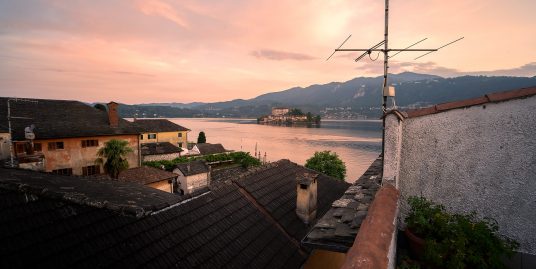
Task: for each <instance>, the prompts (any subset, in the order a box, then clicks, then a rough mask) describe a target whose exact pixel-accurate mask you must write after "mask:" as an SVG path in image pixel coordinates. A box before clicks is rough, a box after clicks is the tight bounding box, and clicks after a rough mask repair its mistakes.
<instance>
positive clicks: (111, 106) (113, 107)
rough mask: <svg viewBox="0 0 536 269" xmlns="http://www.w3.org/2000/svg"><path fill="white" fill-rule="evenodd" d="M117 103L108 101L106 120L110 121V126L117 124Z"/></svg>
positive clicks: (116, 125)
mask: <svg viewBox="0 0 536 269" xmlns="http://www.w3.org/2000/svg"><path fill="white" fill-rule="evenodd" d="M118 105H119V104H118V103H116V102H114V101H112V102H110V103H108V121H109V122H110V127H118V126H119V115H118V114H117V106H118Z"/></svg>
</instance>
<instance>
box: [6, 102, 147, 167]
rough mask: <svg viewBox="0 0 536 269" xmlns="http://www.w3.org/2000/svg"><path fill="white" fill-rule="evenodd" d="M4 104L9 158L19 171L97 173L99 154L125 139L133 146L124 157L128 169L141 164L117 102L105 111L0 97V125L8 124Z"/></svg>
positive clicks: (136, 134) (81, 105) (134, 135)
mask: <svg viewBox="0 0 536 269" xmlns="http://www.w3.org/2000/svg"><path fill="white" fill-rule="evenodd" d="M8 102H9V106H10V111H9V113H11V128H12V140H13V151H14V152H13V155H14V157H15V162H16V163H17V164H18V166H19V167H21V168H26V169H31V170H39V171H45V172H52V173H56V174H64V175H93V174H99V173H101V172H103V169H102V167H101V166H100V165H98V164H96V163H95V161H96V159H97V151H98V150H99V149H100V148H101V147H103V146H104V144H105V143H106V142H107V141H110V140H112V139H117V140H124V141H127V142H128V146H129V147H130V148H132V150H133V151H132V152H131V153H129V154H128V155H127V156H126V157H127V161H128V164H129V167H137V166H139V164H140V156H139V133H140V132H139V130H138V129H137V128H136V126H134V125H133V124H132V123H130V122H128V121H126V120H124V119H121V118H120V117H119V115H118V111H117V107H118V104H117V103H115V102H111V103H109V104H108V111H107V112H106V111H102V110H99V109H96V108H94V107H91V106H89V105H87V104H84V103H82V102H78V101H67V100H44V99H24V100H18V99H11V98H0V125H1V126H8V124H9V123H8V122H7V121H8V120H7V112H8V108H7V106H8ZM3 137H4V136H3ZM0 143H1V141H0ZM3 157H4V156H3Z"/></svg>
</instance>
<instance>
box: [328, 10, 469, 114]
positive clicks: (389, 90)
mask: <svg viewBox="0 0 536 269" xmlns="http://www.w3.org/2000/svg"><path fill="white" fill-rule="evenodd" d="M350 37H352V35H349V36H348V37H347V38H346V39H345V40H344V41H343V42H342V43H341V45H340V46H339V47H338V48H336V49H335V50H334V51H333V53H332V54H331V55H330V56H329V57H328V58H327V59H326V61H328V60H329V59H331V57H333V55H335V53H336V52H339V51H359V52H363V54H361V55H360V56H359V57H357V58H356V59H355V61H356V62H358V61H359V60H361V59H363V58H364V57H366V56H367V55H368V56H369V57H370V55H371V53H372V52H378V54H379V53H383V87H382V89H383V101H382V111H383V112H384V113H385V112H386V111H387V97H391V98H393V103H394V97H395V91H394V87H388V85H387V83H388V81H387V77H388V75H389V59H390V58H393V57H395V56H396V55H398V54H400V53H402V52H426V53H424V54H422V55H420V56H418V57H416V58H415V59H414V60H417V59H419V58H422V57H424V56H426V55H428V54H430V53H432V52H436V51H438V50H440V49H442V48H444V47H446V46H448V45H451V44H453V43H456V42H458V41H460V40H462V39H463V37H460V38H458V39H456V40H454V41H451V42H449V43H447V44H445V45H443V46H440V47H438V48H435V49H413V48H412V47H413V46H415V45H417V44H419V43H421V42H423V41H425V40H426V39H428V38H424V39H421V40H419V41H417V42H415V43H413V44H411V45H409V46H407V47H405V48H403V49H392V48H389V42H388V41H389V0H385V33H384V40H382V41H380V42H379V43H378V44H376V45H374V46H372V47H370V48H368V49H342V46H343V45H344V44H345V43H346V42H347V41H348V40H349V39H350ZM381 46H383V48H381ZM389 52H396V53H395V54H393V55H391V56H389ZM378 56H379V55H378ZM371 59H372V57H371Z"/></svg>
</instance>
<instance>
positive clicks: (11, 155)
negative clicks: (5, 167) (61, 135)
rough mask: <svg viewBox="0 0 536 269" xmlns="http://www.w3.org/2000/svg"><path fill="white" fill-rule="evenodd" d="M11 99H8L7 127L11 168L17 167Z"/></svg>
mask: <svg viewBox="0 0 536 269" xmlns="http://www.w3.org/2000/svg"><path fill="white" fill-rule="evenodd" d="M9 101H10V100H9V98H8V99H7V125H8V127H7V128H8V132H9V157H10V160H9V166H11V167H15V164H14V161H13V134H11V107H10V105H9Z"/></svg>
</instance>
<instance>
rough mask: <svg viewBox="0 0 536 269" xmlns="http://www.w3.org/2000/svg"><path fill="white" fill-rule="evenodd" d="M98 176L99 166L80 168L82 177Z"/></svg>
mask: <svg viewBox="0 0 536 269" xmlns="http://www.w3.org/2000/svg"><path fill="white" fill-rule="evenodd" d="M97 174H100V166H99V165H90V166H85V167H82V175H84V176H91V175H97Z"/></svg>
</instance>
